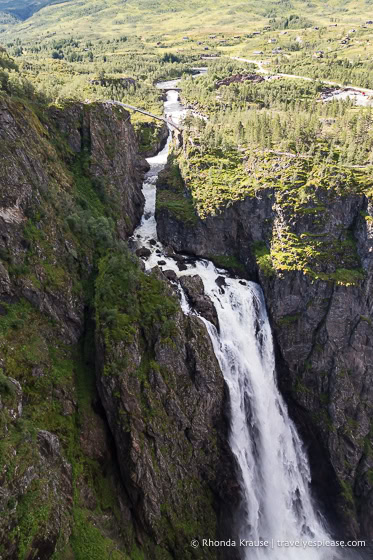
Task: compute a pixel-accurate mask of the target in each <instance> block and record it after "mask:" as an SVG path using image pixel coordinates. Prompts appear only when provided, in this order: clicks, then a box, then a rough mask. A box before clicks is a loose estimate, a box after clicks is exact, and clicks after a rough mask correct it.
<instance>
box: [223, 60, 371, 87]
mask: <svg viewBox="0 0 373 560" xmlns="http://www.w3.org/2000/svg"><path fill="white" fill-rule="evenodd" d="M230 58H232V59H233V60H239V61H241V62H249V63H250V64H255V65H256V66H257V67H258V72H260V73H261V74H271V71H270V70H268V68H264V66H263V65H264V62H263V61H262V60H251V59H249V58H242V57H239V56H231V57H230ZM273 75H274V76H281V77H282V78H294V79H298V80H306V81H307V82H314V81H315V78H308V77H307V76H298V75H296V74H281V73H279V74H273ZM318 81H319V82H321V83H322V84H325V85H327V86H333V87H337V88H343V89H346V88H352V89H354V90H356V91H359V92H361V93H365V94H367V95H371V96H373V89H368V88H362V87H359V86H354V85H343V84H339V83H337V82H330V81H329V80H318Z"/></svg>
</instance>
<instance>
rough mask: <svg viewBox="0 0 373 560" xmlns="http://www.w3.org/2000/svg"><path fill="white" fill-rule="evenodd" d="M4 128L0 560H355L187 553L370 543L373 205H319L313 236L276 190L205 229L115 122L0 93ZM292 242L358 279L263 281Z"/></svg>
mask: <svg viewBox="0 0 373 560" xmlns="http://www.w3.org/2000/svg"><path fill="white" fill-rule="evenodd" d="M165 112H166V114H167V113H172V116H173V118H175V119H177V118H180V117H181V116H182V115H184V112H183V109H182V106H181V105H180V103H179V100H178V93H177V92H176V91H172V90H171V91H169V92H168V93H167V100H166V103H165ZM0 122H1V130H0V135H1V136H0V137H1V142H2V154H3V159H2V166H1V176H0V184H1V196H2V198H1V207H0V216H1V220H0V234H1V236H0V249H1V266H0V289H1V292H0V294H1V299H0V306H1V307H0V314H1V325H0V326H1V329H0V335H1V340H0V344H1V351H2V354H1V362H0V367H1V372H0V373H1V376H0V388H1V404H0V408H1V420H2V422H1V429H2V432H1V434H2V440H1V444H0V450H1V470H0V476H1V493H0V501H1V507H2V510H3V511H4V512H5V515H3V516H1V517H0V543H1V547H2V548H0V551H1V552H0V555H1V554H6V556H5V557H6V558H9V559H11V560H19V559H20V558H22V559H25V560H26V559H27V560H28V559H29V558H30V559H31V558H37V557H40V558H43V559H44V558H46V559H48V558H53V560H66V559H70V558H74V560H86V558H92V559H93V560H102V559H103V558H104V559H105V560H106V558H110V557H112V559H113V560H128V559H130V560H134V559H136V560H138V559H139V560H140V559H141V560H142V559H144V560H147V559H148V558H149V559H150V558H152V559H153V558H155V559H156V560H170V559H171V558H174V559H175V558H177V559H182V560H184V559H185V560H189V559H195V558H211V559H216V558H221V559H224V560H231V559H232V560H236V559H237V558H240V557H242V558H245V560H246V558H249V557H250V558H257V559H258V560H265V559H267V558H269V559H272V560H283V559H285V558H286V559H287V558H290V559H293V558H294V559H298V558H304V559H305V560H329V559H330V560H331V559H332V558H334V557H336V555H337V557H341V558H347V559H349V558H350V555H353V558H355V557H356V556H355V554H356V555H357V554H358V552H355V551H353V552H352V551H347V552H346V551H342V550H337V551H335V552H334V555H333V553H332V554H329V552H328V551H327V550H326V551H325V550H323V551H320V550H315V549H314V548H312V547H309V548H306V549H304V550H301V551H300V550H299V549H298V548H282V549H281V548H278V549H277V550H274V549H255V550H254V551H253V550H244V549H240V550H237V549H230V550H227V549H223V548H221V549H216V548H213V547H199V548H193V547H192V546H191V544H190V543H191V541H192V540H195V539H197V540H199V541H201V542H202V539H203V538H213V539H214V538H215V537H216V538H219V539H227V540H228V539H229V538H236V539H240V538H244V539H253V540H264V539H269V540H271V539H274V540H287V539H288V540H294V539H295V540H296V539H300V540H307V541H308V540H311V541H312V540H313V539H318V540H324V539H326V540H327V539H328V538H334V537H335V538H339V539H342V538H343V539H344V540H348V539H367V540H368V539H371V538H372V516H373V507H372V499H373V494H372V468H373V463H372V454H371V436H372V426H371V412H372V398H371V396H372V394H371V392H372V384H371V374H370V369H369V367H370V364H371V358H372V350H371V342H370V340H371V335H372V323H371V319H370V317H371V313H372V302H371V286H370V283H371V272H372V271H371V267H372V257H371V254H372V207H371V203H370V201H369V199H368V197H367V196H365V195H364V194H362V193H355V194H352V193H350V192H347V193H346V192H344V191H343V189H341V188H340V185H337V186H336V188H335V189H334V190H333V191H332V192H329V191H328V192H326V191H323V190H322V189H321V188H315V189H314V191H315V199H312V200H311V202H310V203H309V204H308V202H307V204H308V206H307V209H308V210H310V209H311V210H312V209H313V208H320V206H323V207H324V208H325V209H326V210H325V214H323V219H322V220H321V221H319V222H318V221H317V220H315V219H314V214H313V213H312V211H311V212H310V211H307V212H303V211H302V212H298V213H297V212H294V211H293V208H292V207H289V204H290V202H291V195H292V192H291V190H289V191H282V192H281V193H280V192H278V191H276V189H275V188H273V189H268V190H266V191H259V192H257V193H256V196H247V197H246V198H244V199H243V200H239V201H236V202H234V203H233V204H230V205H229V206H227V208H224V209H223V210H222V211H221V212H218V213H216V215H211V216H208V217H205V218H204V219H201V218H200V217H199V216H198V215H197V214H196V212H195V211H194V209H193V208H191V203H190V190H189V189H188V180H187V179H186V178H184V177H183V174H182V172H179V173H175V159H174V150H177V149H179V150H183V146H179V147H177V145H175V146H174V147H173V150H172V151H171V153H170V154H169V156H170V157H169V158H168V157H167V156H168V153H169V149H170V147H171V138H170V137H169V138H168V143H167V144H166V146H165V147H164V148H163V150H162V151H161V152H160V153H159V154H158V155H156V156H155V157H153V158H150V159H149V161H148V163H147V162H146V161H145V160H144V159H143V157H141V156H140V155H139V152H138V144H137V138H136V135H135V133H134V130H133V128H132V125H131V123H130V120H129V114H128V113H127V112H126V111H124V110H123V108H121V107H120V106H115V105H111V104H107V103H90V104H83V103H76V102H69V103H66V104H65V105H63V106H62V107H58V106H51V107H48V108H47V109H44V110H43V111H41V110H38V111H37V110H36V109H34V107H33V106H30V105H29V104H28V103H26V102H22V101H20V100H13V99H8V98H6V97H4V98H2V99H1V111H0ZM175 144H176V143H175ZM149 167H150V169H149ZM179 171H180V170H179ZM144 176H145V179H144ZM287 197H288V198H287ZM288 203H289V204H288ZM180 209H181V210H182V212H180ZM139 224H140V225H139ZM290 227H291V228H293V230H295V231H296V233H297V234H298V235H299V236H302V235H307V234H309V236H311V237H312V236H316V238H317V236H319V235H321V233H320V232H321V231H322V233H323V234H324V233H325V232H326V234H327V235H328V236H329V237H328V240H329V241H330V246H331V247H332V249H333V250H334V247H335V245H333V243H334V240H335V239H338V240H340V241H341V243H344V245H343V247H344V248H345V249H346V252H348V251H350V252H351V253H353V256H354V259H358V260H359V263H361V268H362V269H363V270H364V275H363V273H359V281H358V282H354V281H353V280H354V279H353V278H352V281H351V282H346V281H345V276H344V277H343V278H342V281H341V282H339V279H340V277H338V278H337V280H338V281H334V280H333V281H331V276H330V275H331V274H334V271H331V268H330V267H331V262H329V261H328V262H327V263H326V264H325V263H324V262H323V263H322V266H324V267H325V270H324V269H323V270H321V271H320V272H319V274H320V277H319V278H316V277H310V276H309V275H307V274H305V273H303V271H298V270H279V271H274V270H272V269H270V267H269V266H268V258H267V257H268V246H269V245H270V244H271V242H272V240H273V238H274V237H273V236H274V232H279V233H280V234H281V233H282V232H284V231H287V228H290ZM127 241H128V244H129V247H130V249H131V250H130V251H129V250H128V248H127ZM285 249H286V247H285ZM355 249H356V251H355ZM355 252H356V254H355ZM133 253H137V255H138V256H139V257H140V260H142V261H143V264H141V263H140V264H139V259H138V258H137V257H135V256H134V254H133ZM330 261H331V259H330ZM354 262H355V261H354ZM213 263H214V264H213ZM328 267H329V268H328ZM323 274H324V276H323ZM360 278H361V281H360ZM348 280H351V279H350V278H348ZM259 284H260V287H259ZM180 298H181V307H180ZM266 308H267V311H266ZM346 309H348V312H346ZM267 312H268V315H267ZM271 330H272V332H273V340H272V334H271ZM275 363H276V369H277V372H275ZM277 383H278V385H279V388H280V390H281V393H282V395H283V396H281V394H280V392H279V390H278V388H277ZM285 402H286V404H285ZM295 426H296V427H295ZM298 434H299V435H298ZM302 442H303V443H302ZM311 475H312V476H311ZM311 478H312V480H311ZM310 482H311V485H310ZM311 489H312V492H311ZM342 553H346V554H344V555H343V556H342ZM338 555H339V556H338Z"/></svg>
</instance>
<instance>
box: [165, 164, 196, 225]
mask: <svg viewBox="0 0 373 560" xmlns="http://www.w3.org/2000/svg"><path fill="white" fill-rule="evenodd" d="M157 185H158V188H159V190H158V192H157V209H158V210H160V209H162V208H167V210H168V211H169V212H170V213H171V214H172V215H173V216H174V217H175V218H176V219H177V220H181V221H183V222H185V223H186V224H188V225H190V226H192V225H193V224H195V223H196V221H197V214H196V211H195V208H194V205H193V201H192V199H191V197H190V195H189V193H188V191H187V189H186V188H185V184H184V180H183V177H182V175H181V173H180V167H179V164H178V162H177V161H176V159H175V156H173V155H171V156H170V157H169V159H168V163H167V167H166V168H165V170H164V171H162V172H161V173H160V174H159V177H158V180H157ZM163 185H167V189H165V188H162V186H163Z"/></svg>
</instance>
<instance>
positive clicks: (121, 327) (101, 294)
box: [95, 249, 178, 344]
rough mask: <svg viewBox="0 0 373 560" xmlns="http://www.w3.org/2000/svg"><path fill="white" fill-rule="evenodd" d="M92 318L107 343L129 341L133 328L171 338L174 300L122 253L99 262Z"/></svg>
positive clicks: (156, 281) (133, 331) (175, 303)
mask: <svg viewBox="0 0 373 560" xmlns="http://www.w3.org/2000/svg"><path fill="white" fill-rule="evenodd" d="M95 304H96V319H97V324H98V326H99V328H100V329H101V330H102V332H104V334H105V339H106V342H107V343H108V344H110V340H111V341H112V342H118V341H120V340H127V341H129V340H131V339H132V337H133V336H134V334H135V332H136V326H138V327H142V328H144V329H145V331H146V332H148V334H149V336H151V331H152V329H153V327H156V328H157V329H159V331H160V335H161V338H163V339H167V338H169V337H170V336H171V335H172V330H173V322H172V317H173V315H174V314H175V313H176V311H177V309H178V305H177V301H176V298H174V297H171V296H169V295H167V293H166V286H165V284H163V282H161V281H160V280H159V279H158V278H156V276H154V275H153V274H150V275H146V274H144V273H143V272H142V271H141V270H140V268H139V265H138V261H137V260H136V259H135V258H134V257H133V256H132V255H130V254H129V253H128V252H125V251H124V249H123V251H122V252H121V253H117V254H111V255H107V256H106V257H103V258H102V259H101V261H100V263H99V275H98V278H97V280H96V297H95Z"/></svg>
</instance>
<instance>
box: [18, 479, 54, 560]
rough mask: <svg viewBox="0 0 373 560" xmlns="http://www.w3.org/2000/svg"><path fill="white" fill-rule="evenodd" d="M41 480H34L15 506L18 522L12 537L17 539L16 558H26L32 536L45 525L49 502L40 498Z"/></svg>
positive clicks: (49, 506)
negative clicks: (44, 501)
mask: <svg viewBox="0 0 373 560" xmlns="http://www.w3.org/2000/svg"><path fill="white" fill-rule="evenodd" d="M41 484H42V481H40V480H34V481H33V482H32V483H31V487H30V488H29V490H28V491H27V493H26V494H25V495H24V496H23V497H22V498H21V499H20V501H19V503H18V506H17V518H18V524H17V527H16V529H15V531H14V538H17V539H18V542H19V545H18V560H26V558H28V557H29V554H30V552H31V548H30V547H31V544H32V541H33V538H34V537H35V536H36V535H37V534H38V532H39V531H40V529H41V527H42V526H44V527H45V525H46V523H47V521H48V518H49V515H50V510H51V508H52V504H51V503H43V500H42V499H40V485H41Z"/></svg>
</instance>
